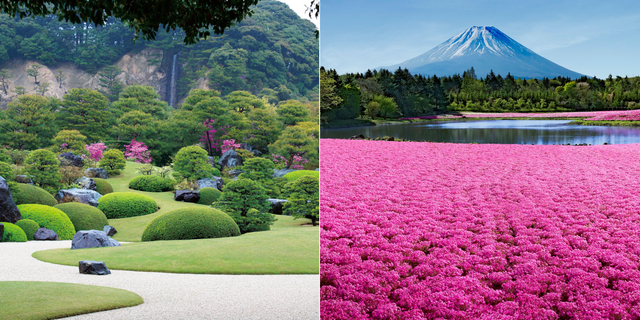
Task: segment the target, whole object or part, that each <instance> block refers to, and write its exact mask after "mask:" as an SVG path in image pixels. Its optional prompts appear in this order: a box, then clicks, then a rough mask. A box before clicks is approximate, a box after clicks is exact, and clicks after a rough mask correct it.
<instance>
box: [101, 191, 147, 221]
mask: <svg viewBox="0 0 640 320" xmlns="http://www.w3.org/2000/svg"><path fill="white" fill-rule="evenodd" d="M98 209H100V210H102V212H104V215H105V216H107V218H108V219H118V218H128V217H137V216H144V215H147V214H151V213H154V212H156V211H157V210H158V205H157V204H156V201H155V200H153V198H151V197H149V196H146V195H144V194H139V193H133V192H114V193H109V194H107V195H105V196H102V197H101V198H100V199H99V200H98Z"/></svg>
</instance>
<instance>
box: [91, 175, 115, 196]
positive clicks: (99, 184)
mask: <svg viewBox="0 0 640 320" xmlns="http://www.w3.org/2000/svg"><path fill="white" fill-rule="evenodd" d="M92 179H93V181H95V183H96V191H97V192H98V193H99V194H101V195H103V196H104V195H105V194H107V193H111V192H113V187H112V186H111V183H109V181H107V180H105V179H101V178H92Z"/></svg>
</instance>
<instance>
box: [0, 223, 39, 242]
mask: <svg viewBox="0 0 640 320" xmlns="http://www.w3.org/2000/svg"><path fill="white" fill-rule="evenodd" d="M2 224H3V225H4V233H3V234H2V242H27V235H26V234H25V233H24V231H23V230H22V229H20V227H18V226H16V225H15V224H13V223H9V222H2ZM34 233H35V232H34Z"/></svg>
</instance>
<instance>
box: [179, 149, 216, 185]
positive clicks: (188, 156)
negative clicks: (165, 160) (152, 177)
mask: <svg viewBox="0 0 640 320" xmlns="http://www.w3.org/2000/svg"><path fill="white" fill-rule="evenodd" d="M207 155H208V154H207V152H206V151H205V150H204V149H202V148H200V147H198V146H189V147H184V148H182V149H180V150H179V151H178V153H176V157H175V160H174V161H173V170H174V171H175V172H174V176H175V177H176V178H178V179H180V178H184V179H187V180H198V179H202V178H209V176H210V175H211V173H212V172H213V168H212V167H211V165H210V164H209V163H208V162H207V161H208V160H209V159H208V158H207Z"/></svg>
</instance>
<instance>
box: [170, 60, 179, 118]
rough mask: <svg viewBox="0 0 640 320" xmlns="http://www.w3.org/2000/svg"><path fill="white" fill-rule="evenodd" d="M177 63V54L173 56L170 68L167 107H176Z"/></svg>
mask: <svg viewBox="0 0 640 320" xmlns="http://www.w3.org/2000/svg"><path fill="white" fill-rule="evenodd" d="M177 62H178V54H177V53H174V54H173V66H172V67H171V86H170V87H169V106H171V107H174V108H175V105H176V64H177Z"/></svg>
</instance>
